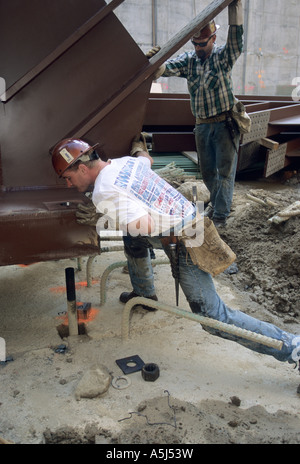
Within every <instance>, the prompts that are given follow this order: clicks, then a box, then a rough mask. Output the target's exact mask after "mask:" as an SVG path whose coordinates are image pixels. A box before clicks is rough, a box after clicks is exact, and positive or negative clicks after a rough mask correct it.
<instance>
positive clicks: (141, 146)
mask: <svg viewBox="0 0 300 464" xmlns="http://www.w3.org/2000/svg"><path fill="white" fill-rule="evenodd" d="M140 151H145V152H147V153H148V148H147V143H146V138H145V134H144V133H143V132H141V133H140V134H139V135H137V136H136V137H135V138H134V139H133V142H132V145H131V150H130V156H136V155H137V153H138V152H140Z"/></svg>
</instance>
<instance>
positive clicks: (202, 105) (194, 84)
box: [146, 0, 243, 227]
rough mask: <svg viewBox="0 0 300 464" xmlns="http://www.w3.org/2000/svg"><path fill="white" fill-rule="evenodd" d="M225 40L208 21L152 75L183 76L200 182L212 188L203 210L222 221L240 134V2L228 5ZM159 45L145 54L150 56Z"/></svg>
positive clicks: (231, 188)
mask: <svg viewBox="0 0 300 464" xmlns="http://www.w3.org/2000/svg"><path fill="white" fill-rule="evenodd" d="M228 19H229V21H228V22H229V31H228V37H227V42H226V44H225V45H223V46H217V45H216V37H217V30H218V29H219V26H218V25H216V24H215V21H214V20H212V21H210V22H209V23H208V24H207V25H206V26H205V27H204V28H203V29H201V30H199V31H197V32H196V33H195V34H194V35H193V37H192V39H191V41H192V45H193V47H194V51H192V52H186V53H183V54H181V55H179V56H177V57H176V58H174V59H170V60H168V61H166V62H165V63H164V64H163V65H161V66H160V68H159V69H158V70H157V72H156V73H155V75H154V76H153V79H154V80H156V79H158V78H159V77H160V76H163V77H170V76H175V77H181V78H185V79H186V80H187V85H188V90H189V94H190V102H191V110H192V113H193V115H194V117H195V120H196V125H195V142H196V148H197V154H198V162H199V167H200V170H201V174H202V178H203V182H204V183H205V185H206V187H207V188H208V190H209V192H210V204H209V206H208V208H207V210H206V212H205V214H207V215H208V216H209V217H211V218H212V220H213V221H214V223H215V225H216V226H218V227H223V226H225V225H226V219H227V217H228V215H229V213H230V209H231V204H232V197H233V191H234V181H235V174H236V167H237V156H238V147H239V139H240V131H239V128H238V125H237V124H236V123H235V121H234V120H233V119H232V117H231V116H230V110H232V108H233V106H234V104H235V103H236V101H237V100H236V98H235V96H234V94H233V85H232V78H231V71H232V67H233V65H234V64H235V62H236V60H237V59H238V57H239V56H240V54H241V53H242V48H243V6H242V2H241V0H234V1H233V2H232V3H231V4H230V5H229V6H228ZM158 50H159V47H154V48H153V49H152V50H150V51H149V52H148V53H147V54H146V55H147V56H148V58H151V57H152V56H153V55H154V54H155V53H156V52H157V51H158Z"/></svg>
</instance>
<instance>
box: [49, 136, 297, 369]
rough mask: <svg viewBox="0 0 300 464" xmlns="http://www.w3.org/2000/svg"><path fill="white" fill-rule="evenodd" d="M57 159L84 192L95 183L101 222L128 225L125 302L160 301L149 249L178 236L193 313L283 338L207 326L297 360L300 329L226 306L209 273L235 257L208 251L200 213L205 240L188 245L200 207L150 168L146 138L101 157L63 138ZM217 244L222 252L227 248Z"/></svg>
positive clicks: (182, 273)
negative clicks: (250, 336) (275, 344)
mask: <svg viewBox="0 0 300 464" xmlns="http://www.w3.org/2000/svg"><path fill="white" fill-rule="evenodd" d="M52 162H53V167H54V169H55V171H56V173H57V174H58V175H59V176H60V177H62V178H63V179H65V181H66V182H67V185H68V186H69V187H76V188H77V189H78V191H79V192H86V191H88V190H89V187H90V186H91V185H93V192H92V202H93V205H92V207H93V208H92V209H93V214H94V213H95V208H96V209H97V211H98V212H99V213H102V214H104V216H103V217H102V218H100V219H99V221H100V222H101V220H102V219H103V218H105V219H107V218H108V217H109V218H110V219H112V220H113V221H114V226H117V227H119V228H120V229H121V230H123V232H124V234H125V240H124V243H125V254H126V256H127V259H128V267H129V272H130V278H131V283H132V287H133V290H132V292H127V293H125V294H122V295H123V302H126V301H128V300H130V299H131V298H134V297H135V296H141V297H146V298H149V302H150V300H151V299H153V300H157V296H156V293H155V287H154V279H153V271H152V265H151V258H150V248H151V246H153V247H155V248H156V247H157V248H161V247H163V249H164V251H165V252H166V253H167V254H168V253H169V251H168V243H169V242H170V240H174V239H175V240H176V241H177V243H178V247H179V283H180V286H181V289H182V291H183V293H184V295H185V297H186V299H187V301H188V303H189V306H190V308H191V310H192V311H193V312H194V313H196V314H199V315H202V316H207V317H209V318H212V319H215V320H218V321H221V322H224V323H226V324H231V325H234V326H236V327H240V328H243V329H246V330H249V331H251V332H254V333H257V334H261V335H264V336H267V337H270V338H273V339H276V340H280V341H282V343H283V346H282V348H281V349H280V350H279V349H276V348H272V347H269V346H265V345H263V344H261V343H257V342H253V341H248V340H245V339H243V338H242V337H240V336H235V335H229V334H227V333H225V332H223V331H222V332H220V331H217V330H215V329H207V328H206V330H208V331H209V332H211V333H213V334H215V335H218V336H221V337H223V338H227V339H230V340H234V341H236V342H238V343H240V344H241V345H244V346H246V347H248V348H250V349H252V350H254V351H256V352H259V353H263V354H268V355H272V356H274V357H275V358H276V359H278V360H279V361H288V362H289V363H297V362H298V360H299V355H300V336H296V335H293V334H291V333H289V332H286V331H284V330H282V329H280V328H279V327H276V326H275V325H273V324H270V323H267V322H263V321H260V320H258V319H256V318H253V317H251V316H248V315H247V314H245V313H243V312H242V311H238V310H233V309H231V308H229V307H228V306H227V305H226V304H225V303H224V302H223V301H222V299H221V298H220V296H219V295H218V294H217V292H216V290H215V286H214V283H213V278H212V275H211V274H214V271H216V273H217V272H220V270H222V269H223V268H224V266H226V265H229V264H230V263H231V262H232V261H230V262H227V263H222V262H221V265H220V266H219V264H220V263H218V259H219V258H224V256H225V261H226V256H229V259H230V260H234V259H235V256H233V257H232V256H230V253H227V255H226V247H225V254H224V256H221V255H220V256H218V255H217V256H216V253H214V249H211V250H210V246H209V245H210V244H209V237H208V239H207V237H206V235H205V234H206V231H207V230H209V228H210V226H211V225H213V223H212V221H210V219H208V218H203V216H201V217H202V219H205V221H209V223H208V227H206V226H205V224H204V241H203V246H202V245H201V243H202V242H201V243H200V246H198V245H199V243H198V244H196V245H197V246H195V253H192V252H191V253H190V252H189V251H193V250H192V248H191V247H192V245H191V241H190V240H189V237H192V240H193V239H194V238H193V236H192V234H189V233H187V234H186V235H187V240H185V234H184V231H186V230H189V229H188V226H189V224H190V223H191V221H195V218H196V222H197V214H196V211H195V207H194V205H193V204H192V203H190V202H189V201H188V200H187V199H186V198H185V197H183V196H182V195H181V194H180V193H179V192H178V191H177V190H176V189H174V188H173V187H172V186H171V185H169V184H168V183H167V182H166V181H165V180H163V179H162V178H161V177H159V176H158V175H157V174H156V173H155V172H154V171H153V170H152V169H151V166H152V158H151V156H150V155H149V153H148V151H147V147H146V144H145V142H144V141H143V140H141V141H139V140H138V141H134V143H133V145H132V150H131V156H124V157H122V158H116V159H112V160H108V161H104V160H102V159H101V157H100V156H99V155H98V153H97V151H96V149H95V146H91V145H89V144H88V143H86V142H84V141H83V140H78V139H66V140H63V141H61V142H59V143H58V144H57V145H56V146H55V147H54V149H53V150H52ZM99 221H98V222H99ZM82 222H83V223H84V220H83V221H82ZM87 222H88V220H87ZM100 222H99V223H100ZM200 222H201V219H200ZM213 228H214V231H215V236H214V237H213V240H212V245H213V247H215V248H218V247H216V244H218V240H220V241H221V239H220V237H219V235H218V234H217V231H216V229H215V227H214V226H213ZM196 230H197V229H196ZM177 232H178V235H177ZM180 234H182V235H180ZM195 235H197V233H196V234H195ZM196 238H197V237H196ZM221 242H222V241H221ZM203 248H204V250H203ZM218 249H219V250H221V252H222V247H219V248H218ZM198 252H199V253H198ZM203 252H204V254H203ZM232 254H233V253H232ZM233 255H234V254H233ZM203 256H204V259H203ZM216 258H217V259H216ZM210 266H211V270H212V272H211V273H210V272H209V269H210ZM218 266H219V267H218ZM122 295H121V297H122ZM121 300H122V298H121Z"/></svg>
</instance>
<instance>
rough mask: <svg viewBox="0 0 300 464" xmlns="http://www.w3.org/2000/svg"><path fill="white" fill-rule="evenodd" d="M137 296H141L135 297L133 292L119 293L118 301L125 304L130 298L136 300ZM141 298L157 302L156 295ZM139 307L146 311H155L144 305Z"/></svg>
mask: <svg viewBox="0 0 300 464" xmlns="http://www.w3.org/2000/svg"><path fill="white" fill-rule="evenodd" d="M138 296H141V295H137V294H136V293H135V292H134V291H132V292H123V293H121V295H120V298H119V300H120V301H121V303H127V301H129V300H131V299H132V298H136V297H138ZM143 298H148V299H149V300H153V301H158V298H157V296H156V295H153V296H146V297H143ZM140 306H142V307H143V308H144V309H146V310H147V311H156V308H151V307H150V306H145V305H140Z"/></svg>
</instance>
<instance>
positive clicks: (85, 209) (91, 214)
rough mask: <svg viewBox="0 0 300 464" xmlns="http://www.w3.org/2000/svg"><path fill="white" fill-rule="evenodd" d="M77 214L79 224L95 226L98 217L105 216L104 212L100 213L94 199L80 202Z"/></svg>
mask: <svg viewBox="0 0 300 464" xmlns="http://www.w3.org/2000/svg"><path fill="white" fill-rule="evenodd" d="M75 214H76V218H77V219H76V221H77V222H78V224H82V225H88V226H94V227H96V224H97V222H98V219H99V218H100V217H101V216H103V214H102V213H98V211H97V210H96V207H95V205H94V203H93V202H92V201H90V202H89V203H79V204H78V207H77V211H76V213H75Z"/></svg>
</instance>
